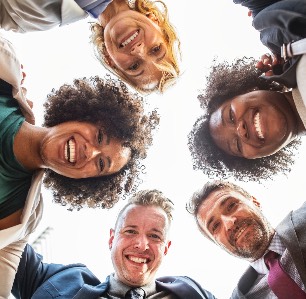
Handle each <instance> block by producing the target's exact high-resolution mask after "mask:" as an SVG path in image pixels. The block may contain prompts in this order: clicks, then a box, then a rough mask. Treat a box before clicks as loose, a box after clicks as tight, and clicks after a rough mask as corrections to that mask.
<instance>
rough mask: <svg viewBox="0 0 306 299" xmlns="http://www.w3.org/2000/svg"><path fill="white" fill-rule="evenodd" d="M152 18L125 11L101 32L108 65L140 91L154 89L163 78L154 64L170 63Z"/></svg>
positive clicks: (164, 44) (160, 33)
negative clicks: (140, 89)
mask: <svg viewBox="0 0 306 299" xmlns="http://www.w3.org/2000/svg"><path fill="white" fill-rule="evenodd" d="M151 18H152V17H151ZM151 18H150V17H147V16H145V15H143V14H141V13H139V12H137V11H133V10H127V11H123V12H120V13H118V14H117V15H116V16H115V17H113V18H112V19H111V20H110V22H109V23H108V24H107V25H106V26H105V29H104V42H105V47H106V50H107V54H108V56H109V57H108V59H109V62H110V65H111V66H112V68H116V69H117V70H118V71H119V73H122V74H123V76H124V77H126V78H127V79H128V80H129V81H130V82H131V83H132V84H134V85H135V86H137V87H140V88H142V89H153V88H154V87H156V86H157V85H158V84H159V81H160V79H161V77H162V72H161V71H160V70H158V69H157V67H156V64H159V63H161V62H162V61H168V62H169V61H170V59H169V57H168V56H169V55H168V51H167V45H166V43H165V40H164V37H163V34H162V31H161V29H160V27H159V26H158V25H157V21H156V20H155V21H152V20H151Z"/></svg>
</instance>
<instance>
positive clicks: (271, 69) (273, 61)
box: [256, 53, 284, 76]
mask: <svg viewBox="0 0 306 299" xmlns="http://www.w3.org/2000/svg"><path fill="white" fill-rule="evenodd" d="M283 64H284V60H283V59H282V58H281V57H280V56H278V55H275V54H272V55H270V54H268V53H267V54H264V55H262V56H261V59H260V60H259V61H258V62H257V64H256V67H257V68H258V69H259V70H261V71H262V73H264V74H265V75H266V76H273V75H280V74H281V73H282V66H283Z"/></svg>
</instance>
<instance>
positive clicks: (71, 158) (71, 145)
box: [64, 137, 76, 163]
mask: <svg viewBox="0 0 306 299" xmlns="http://www.w3.org/2000/svg"><path fill="white" fill-rule="evenodd" d="M64 151H65V159H66V161H68V162H69V163H75V160H76V159H75V140H74V138H73V137H71V138H70V139H69V140H68V141H67V142H66V144H65V149H64Z"/></svg>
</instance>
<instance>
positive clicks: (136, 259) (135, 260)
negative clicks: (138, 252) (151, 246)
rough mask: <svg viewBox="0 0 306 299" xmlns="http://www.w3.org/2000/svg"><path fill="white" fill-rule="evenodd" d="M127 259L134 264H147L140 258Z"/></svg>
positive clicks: (145, 260) (131, 257)
mask: <svg viewBox="0 0 306 299" xmlns="http://www.w3.org/2000/svg"><path fill="white" fill-rule="evenodd" d="M129 259H130V260H131V261H133V262H135V263H139V264H145V263H146V262H147V259H142V258H140V257H134V256H130V257H129Z"/></svg>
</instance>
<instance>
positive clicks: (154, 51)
mask: <svg viewBox="0 0 306 299" xmlns="http://www.w3.org/2000/svg"><path fill="white" fill-rule="evenodd" d="M160 50H161V45H158V46H155V47H153V48H152V49H151V53H152V54H157V53H159V52H160Z"/></svg>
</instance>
